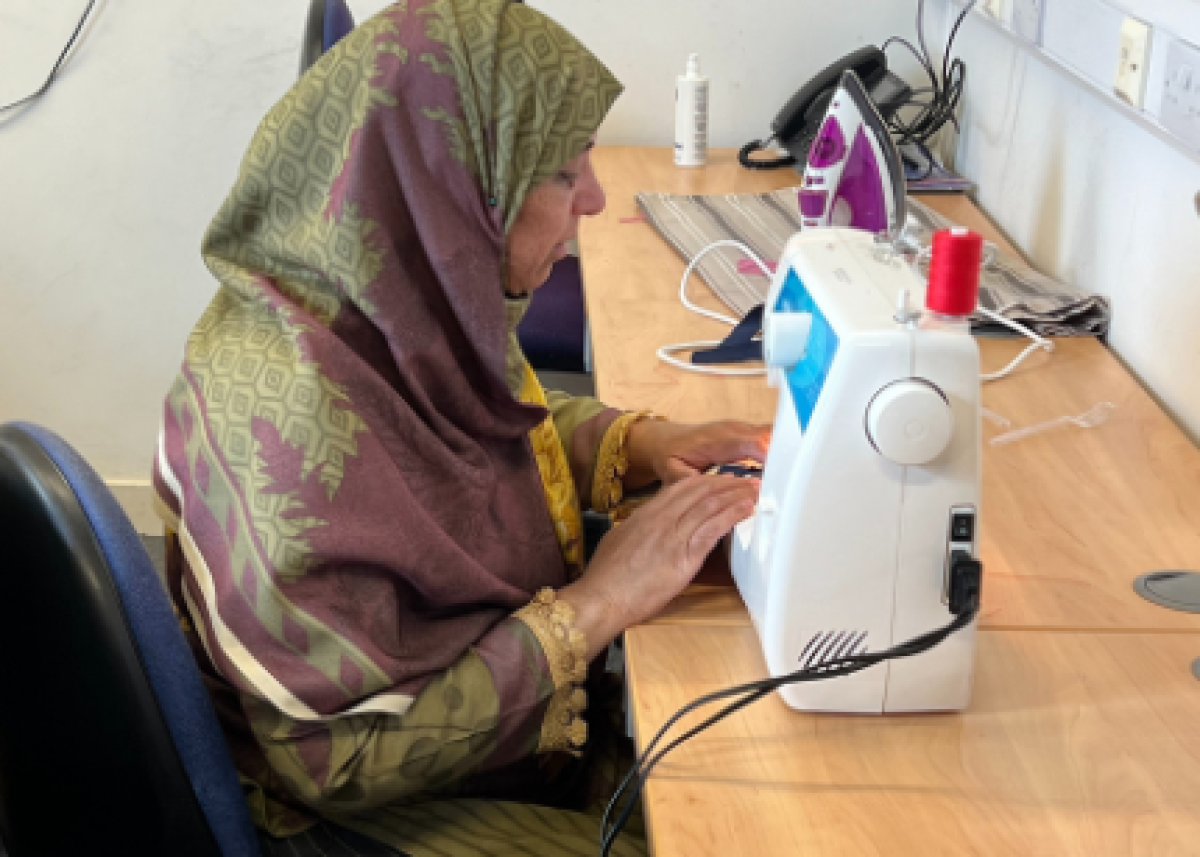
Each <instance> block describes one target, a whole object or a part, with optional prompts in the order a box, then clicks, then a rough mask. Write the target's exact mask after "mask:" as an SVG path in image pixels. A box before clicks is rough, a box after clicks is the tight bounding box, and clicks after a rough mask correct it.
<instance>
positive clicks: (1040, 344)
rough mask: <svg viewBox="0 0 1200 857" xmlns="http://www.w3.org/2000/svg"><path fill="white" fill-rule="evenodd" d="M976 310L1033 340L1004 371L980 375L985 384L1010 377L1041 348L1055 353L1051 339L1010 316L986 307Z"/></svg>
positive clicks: (979, 307)
mask: <svg viewBox="0 0 1200 857" xmlns="http://www.w3.org/2000/svg"><path fill="white" fill-rule="evenodd" d="M975 309H976V311H977V312H980V313H983V314H984V315H986V316H987V317H988V318H990V319H991V320H992V321H995V322H998V323H1000V324H1003V325H1004V326H1005V327H1009V328H1011V329H1013V330H1015V331H1016V332H1017V333H1020V334H1022V335H1024V336H1027V337H1029V338H1030V339H1032V340H1033V343H1032V344H1031V345H1029V346H1028V347H1026V349H1025V350H1024V351H1022V352H1021V353H1020V354H1018V355H1017V356H1016V357H1015V358H1013V361H1012V362H1011V363H1009V364H1008V365H1007V366H1005V367H1004V368H1003V369H1001V370H1000V371H998V372H984V373H983V374H982V375H980V376H979V377H980V380H982V381H983V382H985V383H986V382H988V381H999V380H1000V379H1001V378H1003V377H1005V376H1006V375H1008V373H1010V372H1012V371H1013V370H1014V369H1016V368H1017V367H1018V366H1020V365H1021V363H1022V362H1024V360H1025V358H1026V357H1028V356H1029V355H1030V354H1032V353H1033V352H1034V351H1036V350H1038V349H1039V348H1040V349H1042V350H1043V351H1045V352H1046V353H1047V354H1049V353H1052V352H1053V351H1054V342H1052V341H1051V340H1049V339H1046V338H1045V337H1044V336H1039V335H1038V334H1036V333H1034V332H1033V331H1032V330H1030V329H1029V328H1028V327H1026V326H1025V325H1023V324H1021V323H1020V322H1019V321H1015V320H1014V319H1011V318H1009V317H1008V316H1004V315H1001V314H1000V313H998V312H993V311H992V310H990V309H987V308H985V307H981V306H977V307H976V308H975Z"/></svg>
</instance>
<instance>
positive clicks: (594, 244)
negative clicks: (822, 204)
mask: <svg viewBox="0 0 1200 857" xmlns="http://www.w3.org/2000/svg"><path fill="white" fill-rule="evenodd" d="M593 160H594V163H595V165H596V171H597V173H598V174H599V176H600V180H601V181H602V182H603V183H604V186H605V189H606V191H607V193H608V208H607V210H606V211H605V212H604V214H602V215H600V216H598V217H594V218H586V219H585V220H584V222H583V224H582V226H581V229H580V248H581V256H582V264H583V280H584V291H585V295H586V299H587V309H588V319H589V323H590V326H591V335H592V348H593V353H594V364H595V377H596V386H597V392H598V394H599V396H600V398H601V399H603V400H604V401H606V402H608V403H609V404H611V405H614V406H617V407H623V408H631V409H643V408H648V409H652V410H654V411H656V412H658V413H661V414H664V415H666V416H669V417H671V418H673V419H677V420H681V421H685V422H686V421H695V422H703V421H707V420H714V419H726V418H735V419H743V420H750V421H755V422H764V423H769V422H772V421H774V419H775V392H774V391H773V390H772V389H770V388H769V387H767V386H766V384H765V383H764V382H763V380H762V379H761V378H757V377H750V378H713V377H710V376H705V375H698V374H695V373H689V372H684V371H683V370H680V369H677V368H675V367H673V366H668V365H666V364H664V363H661V362H660V361H658V359H657V358H656V356H655V350H656V349H657V348H658V347H659V346H660V345H664V344H666V343H671V342H685V341H689V340H696V339H699V340H703V339H721V338H723V337H724V336H725V335H726V334H727V333H728V332H729V328H728V327H726V326H724V325H721V324H720V323H718V322H715V321H712V320H710V319H706V318H703V317H701V316H698V315H696V314H695V313H692V312H690V311H688V310H686V309H685V308H684V307H683V306H682V304H680V302H679V296H678V292H679V278H680V277H681V276H682V275H683V269H684V264H683V262H682V261H681V260H680V258H679V257H678V255H676V253H675V252H674V251H673V250H672V249H671V248H670V247H669V246H668V245H667V243H666V242H665V241H663V240H662V238H661V237H659V235H658V234H657V233H656V232H655V231H654V229H653V228H652V227H651V226H650V225H648V224H646V223H628V222H622V221H624V220H628V219H629V218H632V217H636V216H637V215H638V211H637V206H636V203H635V202H634V194H635V193H636V192H637V191H639V190H663V191H668V192H673V193H720V192H738V193H750V192H760V191H767V190H773V189H775V188H778V187H785V186H787V185H789V184H794V183H795V182H796V180H797V177H796V174H795V173H794V172H793V171H791V170H777V171H771V172H765V173H752V172H750V171H748V170H744V169H742V168H741V167H740V166H738V164H737V162H736V160H735V158H734V157H733V154H732V153H731V152H716V153H714V154H713V156H712V159H711V163H710V166H708V167H705V168H702V169H693V170H684V169H677V168H676V167H675V166H674V165H673V164H672V163H671V158H670V152H669V150H667V149H646V148H634V147H627V148H610V147H601V148H599V149H597V150H596V151H595V153H594V155H593ZM925 201H926V202H927V203H929V204H930V205H932V206H934V207H936V208H937V209H938V210H940V211H942V212H943V213H944V214H946V215H947V216H949V217H951V218H954V219H956V220H958V221H960V222H962V223H964V224H966V225H968V226H971V227H973V228H975V229H976V230H978V231H980V232H982V233H984V234H985V235H987V236H988V237H989V238H992V239H993V240H997V241H999V242H1000V243H1002V244H1005V245H1006V246H1007V242H1005V241H1004V239H1003V238H1001V237H1000V236H999V235H998V234H997V232H996V230H995V228H994V227H993V226H992V225H991V224H990V223H989V222H988V221H987V219H986V218H984V217H983V216H982V215H981V214H980V213H979V211H978V209H976V208H975V207H974V206H973V205H972V204H971V202H970V201H969V200H967V199H966V198H965V197H962V196H957V195H956V196H930V197H926V198H925ZM689 294H691V295H692V296H693V297H694V298H695V299H696V300H697V302H698V303H701V304H707V305H708V306H710V307H712V308H714V309H722V310H724V311H727V310H726V309H725V308H724V306H723V305H722V304H720V302H719V301H718V300H717V298H716V297H715V296H713V295H712V294H711V292H710V291H709V289H708V287H707V286H706V285H705V284H704V282H703V281H702V280H700V279H699V278H694V282H693V283H692V285H691V286H689ZM1024 346H1025V343H1024V342H1016V341H996V340H981V341H980V350H981V353H982V360H983V365H984V366H985V367H986V368H988V369H991V368H999V367H1001V366H1003V365H1005V364H1007V363H1008V361H1009V360H1011V359H1012V357H1014V356H1015V355H1016V354H1017V353H1019V351H1020V350H1021V349H1022V348H1023V347H1024ZM1057 347H1058V350H1057V351H1056V353H1054V354H1053V355H1046V354H1042V353H1039V354H1036V355H1034V356H1032V357H1030V358H1029V360H1027V361H1026V363H1025V364H1024V365H1023V366H1022V367H1021V369H1020V370H1018V371H1017V372H1016V373H1015V374H1014V375H1013V376H1011V377H1010V378H1006V379H1004V380H1001V381H997V382H995V383H991V384H986V385H984V393H983V401H984V404H985V405H986V406H987V407H989V408H990V409H992V410H993V411H996V412H997V413H999V414H1002V415H1003V416H1005V417H1008V418H1009V419H1010V420H1012V421H1013V423H1014V425H1016V426H1021V425H1032V424H1034V423H1038V422H1041V421H1043V420H1047V419H1052V418H1054V417H1058V416H1062V415H1064V414H1077V413H1081V412H1082V411H1085V410H1087V409H1088V408H1090V407H1091V406H1092V405H1094V404H1096V403H1097V402H1099V401H1110V402H1112V403H1113V404H1115V405H1116V406H1117V409H1116V411H1115V412H1114V414H1113V416H1112V418H1111V419H1110V420H1109V422H1107V423H1105V424H1104V425H1102V426H1100V427H1098V428H1094V429H1062V430H1058V431H1055V432H1050V433H1046V434H1044V435H1038V436H1035V437H1033V438H1030V439H1027V440H1024V441H1020V442H1018V443H1014V444H1011V445H1005V446H998V447H993V446H990V445H988V444H985V445H984V458H983V473H984V484H983V503H982V510H981V533H982V544H981V546H980V553H981V558H982V559H983V563H984V567H985V569H986V572H985V573H986V580H985V586H984V604H983V617H982V621H983V623H984V624H985V625H986V626H989V627H1003V628H1009V627H1014V628H1015V627H1056V628H1080V629H1083V628H1095V629H1108V628H1114V627H1123V628H1130V629H1139V628H1156V629H1176V628H1177V629H1188V630H1193V631H1200V615H1198V614H1190V613H1178V612H1174V611H1170V610H1164V609H1163V608H1161V607H1156V606H1154V605H1152V604H1149V603H1148V602H1146V601H1144V600H1143V599H1142V598H1141V597H1140V596H1139V595H1137V594H1136V593H1135V592H1134V591H1133V588H1132V582H1133V580H1134V578H1136V577H1137V576H1138V575H1140V574H1143V573H1144V572H1147V571H1154V570H1157V569H1163V568H1190V567H1195V566H1200V451H1197V450H1196V448H1195V447H1194V446H1193V445H1192V443H1191V442H1190V441H1189V440H1188V439H1187V437H1186V436H1185V435H1184V434H1183V433H1182V432H1181V431H1180V430H1179V429H1178V428H1177V427H1176V426H1175V424H1174V423H1172V422H1171V421H1170V420H1169V419H1168V418H1167V417H1166V415H1165V414H1163V412H1162V410H1161V409H1160V408H1159V407H1158V406H1157V405H1156V404H1155V403H1154V401H1153V400H1152V399H1151V398H1150V397H1149V396H1148V395H1147V394H1146V392H1145V391H1144V390H1143V389H1142V388H1141V386H1139V385H1138V383H1137V382H1136V381H1135V380H1134V379H1133V378H1132V377H1130V375H1129V373H1128V372H1126V371H1125V370H1124V369H1123V368H1122V367H1121V365H1120V364H1119V363H1118V362H1117V360H1116V359H1115V358H1114V357H1113V356H1112V354H1110V353H1109V352H1108V350H1107V349H1106V348H1104V346H1102V345H1100V344H1099V343H1097V342H1096V341H1094V340H1092V339H1065V340H1059V341H1058V344H1057ZM984 433H985V437H990V436H991V435H993V434H995V433H996V431H995V429H994V428H992V426H991V425H990V423H985V424H984ZM728 594H729V597H730V598H731V599H732V600H734V601H736V600H737V596H736V593H728Z"/></svg>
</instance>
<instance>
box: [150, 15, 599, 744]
mask: <svg viewBox="0 0 1200 857" xmlns="http://www.w3.org/2000/svg"><path fill="white" fill-rule="evenodd" d="M619 91H620V86H619V84H617V83H616V81H615V80H614V79H613V78H612V76H611V75H610V74H609V72H608V71H607V70H606V69H605V68H604V67H603V66H602V65H601V64H600V63H599V62H598V61H597V60H596V59H595V58H594V57H593V56H592V55H591V54H590V53H588V52H587V51H586V50H585V49H584V48H583V47H582V46H581V45H580V44H579V43H578V42H577V41H576V40H575V39H574V38H573V37H572V36H571V35H570V34H569V33H567V32H566V31H565V30H563V29H562V28H561V27H559V26H558V25H556V24H554V23H553V22H552V21H549V20H548V19H546V18H545V17H543V16H542V15H541V14H539V13H537V12H535V11H533V10H531V9H529V8H527V7H525V6H523V5H519V4H517V3H513V2H510V0H402V2H399V3H397V4H395V5H394V6H391V7H390V8H388V9H387V10H385V11H384V12H382V13H380V14H379V15H378V16H377V17H375V18H374V19H372V20H371V21H369V22H367V23H365V24H363V25H362V26H360V27H359V28H358V29H356V30H355V31H354V32H353V33H352V34H351V35H349V36H348V37H347V38H346V39H343V40H342V42H340V43H339V44H338V45H337V46H336V47H335V48H334V49H332V50H331V51H330V52H329V53H327V54H326V55H325V56H323V57H322V58H321V60H320V61H319V62H318V63H317V64H316V65H315V66H314V67H313V68H312V69H311V70H310V71H309V72H308V73H307V74H306V75H305V76H304V77H303V78H302V79H301V80H300V82H299V83H298V84H297V85H296V86H295V87H294V88H293V89H292V90H291V91H290V92H289V93H288V94H287V96H286V97H285V98H284V99H283V100H282V101H280V102H279V104H278V105H276V106H275V107H274V109H272V110H271V112H270V114H269V115H268V116H267V117H266V119H265V120H264V121H263V122H262V124H261V126H260V127H259V129H258V132H257V134H256V135H255V137H254V140H253V142H252V143H251V145H250V149H249V151H248V153H247V154H246V157H245V159H244V161H243V163H242V166H241V171H240V174H239V176H238V179H237V182H236V184H235V185H234V188H233V190H232V192H231V193H230V194H229V197H228V199H227V200H226V202H225V204H224V205H223V206H222V208H221V210H220V212H219V213H218V214H217V216H216V218H215V220H214V221H213V223H212V225H211V227H210V228H209V231H208V233H207V235H206V236H205V239H204V245H203V255H204V259H205V262H206V263H207V265H208V267H209V269H210V270H211V271H212V273H213V274H214V276H216V278H217V279H218V280H219V281H220V288H219V290H218V292H217V294H216V296H215V298H214V299H213V301H212V304H211V305H210V306H209V308H208V309H207V311H206V312H205V313H204V315H203V317H202V318H201V319H200V322H199V323H198V324H197V326H196V328H195V330H194V331H193V333H192V335H191V337H190V339H189V340H188V343H187V351H186V357H185V359H184V363H183V368H182V371H181V372H180V374H179V376H178V378H177V379H176V381H175V383H174V385H173V386H172V388H171V391H170V394H169V396H168V399H167V402H166V407H165V417H164V427H163V431H162V435H161V440H160V449H159V454H158V458H157V462H156V469H155V470H156V472H155V483H156V487H157V489H158V492H159V495H160V499H161V500H162V502H163V504H164V505H165V506H166V507H167V512H166V514H167V516H168V518H169V519H171V520H172V522H173V523H176V524H177V527H178V531H179V535H180V541H181V544H182V546H183V548H184V556H185V558H186V559H187V573H186V574H185V575H184V576H183V579H182V580H181V581H179V582H178V583H177V589H178V591H177V592H175V593H174V594H175V595H176V597H177V599H178V600H179V601H180V603H186V605H187V608H188V612H189V613H190V614H191V617H192V619H193V621H194V623H195V625H196V629H197V631H198V632H199V636H200V639H201V640H202V641H203V643H204V646H205V648H206V650H207V652H208V654H209V656H210V658H211V659H212V662H213V664H214V666H215V667H216V668H217V669H218V670H219V671H220V672H221V673H222V674H223V675H224V676H225V678H226V679H228V680H229V681H230V682H231V683H232V684H233V685H234V686H235V687H236V688H238V689H239V690H241V691H243V692H245V693H250V694H253V695H255V696H257V697H260V698H262V699H265V700H267V701H268V702H269V703H271V704H272V705H273V706H275V708H277V709H278V710H279V711H281V712H283V713H285V714H287V715H289V716H291V717H294V718H296V719H298V720H301V721H319V720H324V719H328V718H331V717H337V716H338V715H344V714H348V713H356V712H368V711H370V712H384V713H393V714H402V713H404V711H406V710H407V708H408V706H409V704H410V703H411V701H412V698H413V696H414V695H415V694H416V693H417V692H419V691H420V689H421V688H422V686H423V685H424V683H425V682H426V681H427V680H428V678H429V677H430V676H431V675H434V674H436V673H438V672H440V671H441V670H443V669H445V668H446V667H447V666H449V665H450V664H451V663H453V662H454V661H455V660H456V659H457V658H459V657H460V656H461V654H462V653H463V652H464V651H465V650H466V649H467V648H468V647H469V646H470V645H471V643H472V642H473V641H475V640H477V639H479V638H480V637H481V636H482V635H483V634H484V633H485V632H486V631H487V630H488V629H489V628H491V627H492V626H493V625H495V624H496V623H497V622H499V621H501V620H502V619H503V618H504V617H505V616H507V615H508V614H509V613H511V612H512V611H513V610H515V609H516V608H518V607H520V606H522V605H524V604H525V603H527V602H528V601H529V599H530V598H531V596H532V595H533V594H534V593H535V592H536V591H537V590H538V589H539V588H540V587H544V586H552V587H553V586H560V585H562V584H564V583H565V582H566V578H565V570H564V563H563V558H562V556H561V554H560V550H559V546H558V542H557V540H556V537H555V533H554V530H553V527H552V523H551V519H550V517H549V514H548V512H547V509H546V505H545V501H544V499H543V492H542V487H541V483H540V481H539V476H538V470H537V466H536V462H535V461H534V459H533V457H532V454H531V452H530V448H529V444H528V441H527V437H526V436H527V433H528V431H529V430H530V429H531V428H532V427H533V426H535V425H537V424H538V423H539V422H540V421H541V420H542V419H543V418H544V417H545V412H544V411H543V410H542V409H540V408H537V407H531V406H528V405H525V404H521V403H520V402H518V401H516V400H515V399H514V397H513V395H512V393H511V392H510V390H509V388H508V386H507V385H506V383H505V345H506V316H505V306H504V301H503V295H502V285H503V284H502V263H503V258H504V248H505V236H506V233H507V230H508V228H509V227H510V225H511V224H512V222H513V220H514V218H515V216H516V213H517V211H518V209H519V208H520V206H521V203H522V201H523V200H524V198H525V196H526V194H527V193H528V191H529V190H530V189H531V188H532V187H534V186H536V185H537V184H538V183H539V182H541V181H542V180H544V179H546V178H548V177H550V176H551V175H553V173H554V172H555V171H556V170H557V169H558V168H559V167H561V166H562V164H563V163H565V162H566V161H567V160H569V159H571V158H572V157H574V156H575V155H577V154H579V153H580V152H581V151H582V150H583V148H584V146H585V145H586V143H587V141H588V139H589V138H590V137H591V136H592V134H593V133H594V132H595V130H596V128H597V126H598V125H599V124H600V121H601V119H602V118H603V117H604V115H605V113H606V112H607V111H608V109H609V107H610V105H611V104H612V102H613V101H614V99H615V98H616V96H617V95H618V93H619Z"/></svg>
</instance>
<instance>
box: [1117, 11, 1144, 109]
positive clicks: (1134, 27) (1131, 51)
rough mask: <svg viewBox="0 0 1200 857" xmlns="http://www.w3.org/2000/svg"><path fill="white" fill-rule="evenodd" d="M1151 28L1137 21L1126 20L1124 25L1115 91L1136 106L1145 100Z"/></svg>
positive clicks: (1118, 53) (1118, 50)
mask: <svg viewBox="0 0 1200 857" xmlns="http://www.w3.org/2000/svg"><path fill="white" fill-rule="evenodd" d="M1150 32H1151V31H1150V25H1149V24H1147V23H1145V22H1143V21H1139V20H1138V19H1137V18H1126V19H1125V23H1123V24H1122V25H1121V41H1120V45H1119V46H1118V49H1117V75H1116V77H1115V78H1114V80H1113V92H1115V93H1116V95H1117V97H1118V98H1121V99H1123V100H1124V101H1127V102H1128V103H1129V104H1132V105H1133V106H1134V107H1141V106H1142V104H1143V103H1144V102H1145V99H1146V71H1147V67H1148V66H1149V65H1150Z"/></svg>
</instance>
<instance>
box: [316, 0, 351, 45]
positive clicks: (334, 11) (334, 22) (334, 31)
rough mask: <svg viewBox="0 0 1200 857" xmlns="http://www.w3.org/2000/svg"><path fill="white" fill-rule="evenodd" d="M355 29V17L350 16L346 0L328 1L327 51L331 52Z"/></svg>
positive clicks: (326, 23) (325, 39) (326, 4)
mask: <svg viewBox="0 0 1200 857" xmlns="http://www.w3.org/2000/svg"><path fill="white" fill-rule="evenodd" d="M353 29H354V16H353V15H351V14H350V9H349V7H347V6H346V2H345V0H326V3H325V38H324V40H323V44H324V47H325V50H329V49H330V48H332V47H333V46H334V45H336V44H337V43H338V42H340V41H341V40H342V38H343V37H344V36H345V35H346V34H347V33H349V32H350V31H351V30H353Z"/></svg>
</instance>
